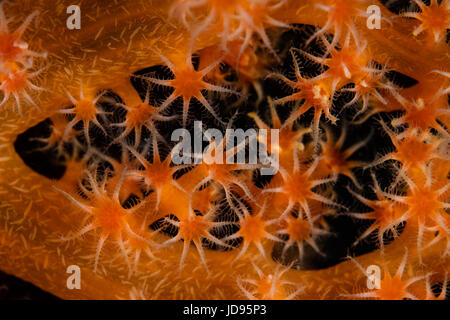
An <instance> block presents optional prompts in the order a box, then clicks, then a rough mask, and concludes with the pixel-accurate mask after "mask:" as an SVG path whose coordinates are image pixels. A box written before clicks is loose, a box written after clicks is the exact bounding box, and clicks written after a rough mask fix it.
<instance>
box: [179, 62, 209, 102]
mask: <svg viewBox="0 0 450 320" xmlns="http://www.w3.org/2000/svg"><path fill="white" fill-rule="evenodd" d="M203 77H204V76H203V74H202V73H200V72H198V71H196V70H194V69H189V68H184V69H180V70H177V71H176V73H175V79H173V80H171V86H172V87H173V88H174V89H175V92H174V93H175V95H176V96H181V97H183V99H187V100H190V99H191V98H197V97H199V96H200V95H201V91H202V90H204V89H206V86H205V82H204V81H203Z"/></svg>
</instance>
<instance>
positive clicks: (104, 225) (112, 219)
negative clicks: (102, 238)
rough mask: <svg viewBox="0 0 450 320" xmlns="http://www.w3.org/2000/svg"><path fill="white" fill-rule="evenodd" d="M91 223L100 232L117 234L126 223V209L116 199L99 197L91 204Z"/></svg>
mask: <svg viewBox="0 0 450 320" xmlns="http://www.w3.org/2000/svg"><path fill="white" fill-rule="evenodd" d="M92 207H93V209H92V216H93V217H94V220H93V222H92V223H93V225H94V226H95V227H97V228H101V229H102V232H104V233H106V234H111V235H119V234H120V233H121V232H122V231H123V230H124V229H125V224H126V218H125V217H126V215H127V212H126V209H124V208H123V207H122V206H121V205H120V203H119V202H118V201H115V200H113V199H110V198H100V199H98V200H97V201H95V202H94V203H93V204H92Z"/></svg>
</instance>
